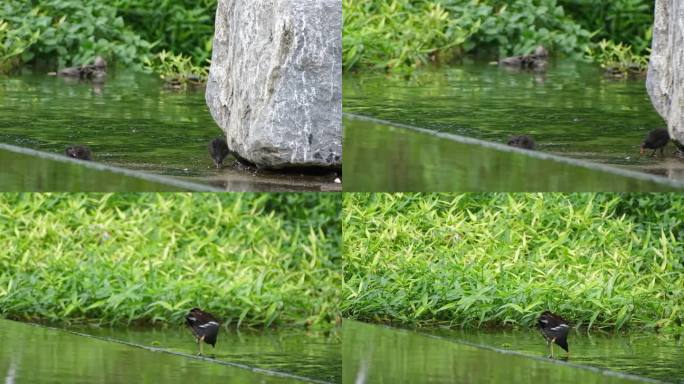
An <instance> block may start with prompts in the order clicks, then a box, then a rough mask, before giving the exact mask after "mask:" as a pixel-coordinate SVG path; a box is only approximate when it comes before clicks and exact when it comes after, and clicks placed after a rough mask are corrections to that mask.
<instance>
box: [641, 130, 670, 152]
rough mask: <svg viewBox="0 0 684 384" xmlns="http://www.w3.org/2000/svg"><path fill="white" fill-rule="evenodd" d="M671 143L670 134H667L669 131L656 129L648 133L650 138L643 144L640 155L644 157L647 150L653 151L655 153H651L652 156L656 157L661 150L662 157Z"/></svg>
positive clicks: (647, 137)
mask: <svg viewBox="0 0 684 384" xmlns="http://www.w3.org/2000/svg"><path fill="white" fill-rule="evenodd" d="M669 141H670V134H669V132H667V129H663V128H659V129H654V130H652V131H651V132H649V133H648V136H646V139H645V140H644V142H643V143H642V144H641V150H640V151H639V153H641V154H642V155H643V154H644V151H645V150H647V149H652V150H653V153H651V156H655V154H656V151H657V150H660V155H661V156H662V155H663V154H664V151H665V146H666V145H667V143H668V142H669Z"/></svg>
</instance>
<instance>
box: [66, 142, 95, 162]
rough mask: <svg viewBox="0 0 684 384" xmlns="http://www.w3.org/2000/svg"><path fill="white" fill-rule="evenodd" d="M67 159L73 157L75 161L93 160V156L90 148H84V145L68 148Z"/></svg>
mask: <svg viewBox="0 0 684 384" xmlns="http://www.w3.org/2000/svg"><path fill="white" fill-rule="evenodd" d="M65 153H66V155H67V157H71V158H73V159H79V160H92V159H93V154H92V152H91V151H90V148H88V147H86V146H84V145H74V146H71V147H67V149H66V151H65Z"/></svg>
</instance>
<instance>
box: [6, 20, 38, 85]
mask: <svg viewBox="0 0 684 384" xmlns="http://www.w3.org/2000/svg"><path fill="white" fill-rule="evenodd" d="M38 36H39V33H38V32H33V33H31V34H27V33H26V32H25V26H22V27H20V28H18V29H10V27H9V24H8V23H7V22H6V21H3V20H0V73H5V72H9V71H11V70H13V69H15V68H17V67H18V66H19V64H21V55H22V54H23V53H24V51H26V49H28V48H29V47H30V46H31V45H33V44H34V43H35V42H36V41H37V40H38Z"/></svg>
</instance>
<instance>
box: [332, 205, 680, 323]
mask: <svg viewBox="0 0 684 384" xmlns="http://www.w3.org/2000/svg"><path fill="white" fill-rule="evenodd" d="M683 204H684V197H683V196H681V195H678V194H661V195H643V194H642V195H619V194H548V193H547V194H462V195H450V194H347V195H345V197H344V215H343V219H342V220H343V241H344V244H345V248H344V286H343V289H344V293H343V294H344V299H343V301H342V311H343V314H344V315H345V316H346V317H349V318H352V319H359V320H366V321H376V322H399V323H406V324H414V325H426V324H430V325H436V324H443V325H448V326H486V325H497V326H502V325H509V326H510V325H515V326H532V325H533V324H534V321H535V319H536V317H537V316H538V314H539V313H540V312H542V311H543V310H546V309H549V310H552V311H557V312H560V313H563V314H564V315H566V316H567V317H569V318H571V319H573V322H574V324H575V325H578V326H583V327H587V328H606V329H611V328H612V329H621V328H626V327H644V328H673V327H679V326H681V325H682V322H683V321H684V314H683V313H682V312H681V311H680V308H681V307H682V305H684V284H683V282H684V231H682V222H683V221H684V219H683V218H682V216H681V208H682V206H683Z"/></svg>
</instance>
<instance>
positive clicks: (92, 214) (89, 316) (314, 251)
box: [0, 194, 341, 327]
mask: <svg viewBox="0 0 684 384" xmlns="http://www.w3.org/2000/svg"><path fill="white" fill-rule="evenodd" d="M340 205H341V196H340V195H337V194H330V195H324V194H4V195H0V243H2V244H3V246H4V250H3V252H1V253H0V314H1V315H2V316H4V317H7V318H13V319H22V320H40V321H68V322H79V323H80V322H83V323H90V322H94V323H101V324H126V323H131V322H136V323H167V324H172V325H175V324H181V323H182V321H183V320H182V319H183V316H184V314H185V313H187V311H188V310H189V309H190V308H192V307H195V306H197V307H201V308H203V309H206V310H208V311H210V312H212V313H214V314H215V315H217V316H218V317H220V318H221V319H222V320H223V322H224V323H229V324H231V325H233V326H235V325H237V326H243V327H244V326H254V327H261V326H288V325H292V326H297V325H306V326H311V327H328V326H330V325H333V324H334V323H335V322H336V321H337V320H338V316H339V314H338V298H339V296H340V285H341V274H340V270H341V266H340V265H341V256H340V230H339V212H340Z"/></svg>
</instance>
